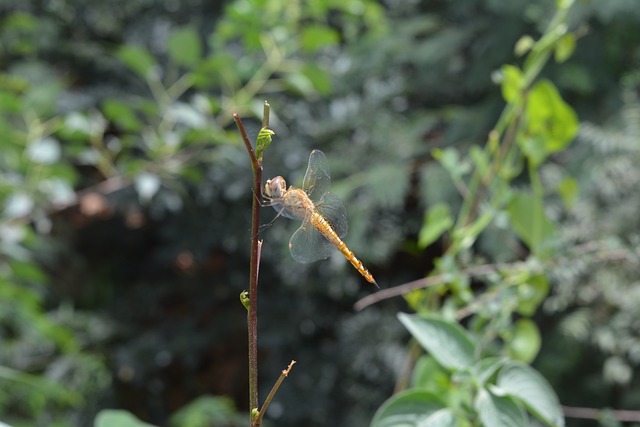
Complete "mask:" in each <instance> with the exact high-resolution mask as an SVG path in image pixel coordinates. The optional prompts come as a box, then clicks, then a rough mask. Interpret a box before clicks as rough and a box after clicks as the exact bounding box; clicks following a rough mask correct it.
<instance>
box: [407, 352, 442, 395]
mask: <svg viewBox="0 0 640 427" xmlns="http://www.w3.org/2000/svg"><path fill="white" fill-rule="evenodd" d="M411 386H412V387H413V388H421V389H423V390H425V389H428V390H429V391H433V392H436V393H441V392H442V393H446V392H447V390H449V389H450V388H451V375H450V374H449V372H447V371H445V370H444V368H443V367H442V366H441V365H439V364H438V362H436V360H435V359H434V358H433V356H430V355H422V356H420V358H419V359H418V361H417V362H416V366H415V368H414V369H413V373H412V376H411Z"/></svg>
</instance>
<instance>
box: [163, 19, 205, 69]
mask: <svg viewBox="0 0 640 427" xmlns="http://www.w3.org/2000/svg"><path fill="white" fill-rule="evenodd" d="M167 50H168V54H169V58H171V60H172V61H173V62H175V63H176V64H179V65H184V66H186V67H193V66H195V65H196V64H197V63H198V61H200V58H201V57H202V41H201V40H200V36H199V35H198V32H197V31H196V29H195V28H194V27H191V26H187V27H183V28H179V29H177V30H175V31H173V32H172V33H171V35H170V36H169V40H167Z"/></svg>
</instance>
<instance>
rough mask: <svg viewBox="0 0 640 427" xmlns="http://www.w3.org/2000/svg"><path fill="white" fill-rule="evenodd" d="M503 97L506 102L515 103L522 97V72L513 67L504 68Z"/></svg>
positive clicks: (506, 66)
mask: <svg viewBox="0 0 640 427" xmlns="http://www.w3.org/2000/svg"><path fill="white" fill-rule="evenodd" d="M502 76H503V80H502V97H503V98H504V100H505V101H506V102H513V101H515V100H516V99H517V98H518V97H520V96H522V81H523V76H522V71H520V69H519V68H518V67H514V66H513V65H505V66H503V67H502Z"/></svg>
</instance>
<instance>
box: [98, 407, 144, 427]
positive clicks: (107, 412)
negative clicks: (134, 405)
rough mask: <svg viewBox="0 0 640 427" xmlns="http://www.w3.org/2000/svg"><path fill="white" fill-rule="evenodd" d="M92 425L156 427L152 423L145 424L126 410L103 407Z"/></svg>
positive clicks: (105, 426)
mask: <svg viewBox="0 0 640 427" xmlns="http://www.w3.org/2000/svg"><path fill="white" fill-rule="evenodd" d="M93 426H94V427H114V426H117V427H156V426H154V425H153V424H147V423H144V422H142V421H140V420H139V419H138V418H136V417H135V416H133V414H131V413H129V412H128V411H121V410H115V409H103V410H102V411H100V412H98V415H97V416H96V419H95V420H94V422H93Z"/></svg>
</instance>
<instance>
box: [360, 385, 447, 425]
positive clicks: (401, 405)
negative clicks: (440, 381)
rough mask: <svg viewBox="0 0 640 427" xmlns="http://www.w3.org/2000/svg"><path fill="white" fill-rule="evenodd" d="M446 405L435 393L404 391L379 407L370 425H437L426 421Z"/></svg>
mask: <svg viewBox="0 0 640 427" xmlns="http://www.w3.org/2000/svg"><path fill="white" fill-rule="evenodd" d="M444 407H445V404H444V402H443V401H442V400H441V399H440V398H439V397H438V396H436V395H435V394H434V393H431V392H428V391H424V390H409V391H404V392H402V393H398V394H396V395H394V396H392V397H391V398H389V399H388V400H387V401H386V402H384V403H383V404H382V406H380V408H378V410H377V411H376V413H375V415H374V416H373V420H371V424H370V427H414V426H415V427H423V426H427V425H434V426H435V424H426V422H428V420H429V418H430V417H431V416H433V415H434V414H436V413H437V412H438V411H439V410H441V409H444ZM443 425H445V424H443ZM453 426H455V424H453V425H452V427H453Z"/></svg>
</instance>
